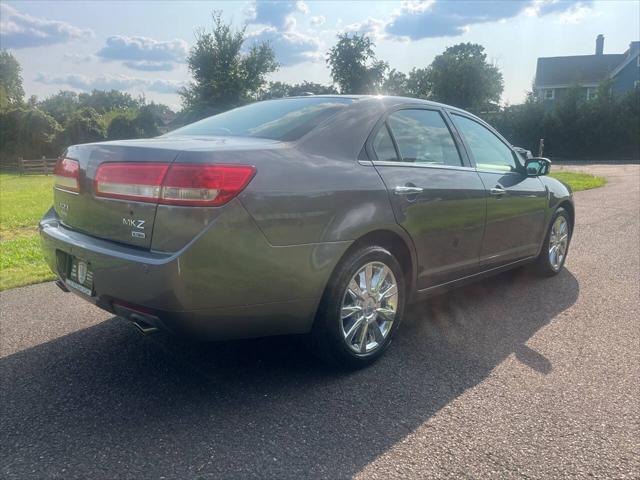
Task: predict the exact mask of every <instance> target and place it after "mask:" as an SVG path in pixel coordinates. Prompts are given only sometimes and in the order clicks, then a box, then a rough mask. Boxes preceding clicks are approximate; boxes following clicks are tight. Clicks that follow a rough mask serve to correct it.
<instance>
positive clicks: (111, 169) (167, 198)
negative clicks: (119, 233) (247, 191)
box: [94, 163, 256, 206]
mask: <svg viewBox="0 0 640 480" xmlns="http://www.w3.org/2000/svg"><path fill="white" fill-rule="evenodd" d="M255 172H256V169H255V168H254V167H252V166H249V165H197V164H174V165H171V166H169V165H167V164H159V163H105V164H103V165H101V166H100V167H99V168H98V171H97V172H96V177H95V183H94V191H95V194H96V196H98V197H107V198H118V199H122V200H135V201H138V202H152V203H160V204H164V205H183V206H219V205H223V204H225V203H227V202H228V201H229V200H231V199H232V198H233V197H235V196H236V195H238V194H239V193H240V192H241V191H242V190H243V189H244V188H245V187H246V186H247V185H248V183H249V182H250V181H251V179H252V178H253V176H254V174H255Z"/></svg>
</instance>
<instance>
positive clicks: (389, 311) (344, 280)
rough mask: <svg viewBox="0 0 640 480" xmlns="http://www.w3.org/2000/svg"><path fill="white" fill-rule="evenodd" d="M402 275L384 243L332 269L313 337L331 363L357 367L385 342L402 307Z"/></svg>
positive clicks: (371, 359)
mask: <svg viewBox="0 0 640 480" xmlns="http://www.w3.org/2000/svg"><path fill="white" fill-rule="evenodd" d="M404 303H405V281H404V275H403V272H402V268H401V267H400V264H399V263H398V261H397V260H396V258H395V257H394V256H393V255H392V254H391V253H390V252H389V251H388V250H386V249H385V248H382V247H377V246H369V247H362V248H360V249H358V250H356V251H354V252H353V253H351V254H350V255H349V256H347V257H346V258H345V259H344V260H343V261H342V262H341V263H340V265H339V266H338V267H337V269H336V271H335V272H334V274H333V276H332V278H331V280H330V282H329V285H328V286H327V291H326V292H325V295H324V296H323V299H322V302H321V304H320V308H319V309H318V314H317V317H316V322H315V325H314V329H313V332H312V338H313V339H314V344H315V346H316V351H317V353H318V354H319V355H320V356H321V357H322V358H323V359H324V360H326V361H328V362H329V363H332V364H334V365H337V366H341V367H347V368H359V367H363V366H366V365H369V364H371V363H373V362H374V361H375V360H377V359H378V358H379V357H380V356H381V355H382V354H383V352H384V351H385V350H386V349H387V348H388V346H389V344H390V343H391V340H392V338H393V335H394V333H395V331H396V330H397V328H398V325H399V324H400V321H401V319H402V315H403V313H404Z"/></svg>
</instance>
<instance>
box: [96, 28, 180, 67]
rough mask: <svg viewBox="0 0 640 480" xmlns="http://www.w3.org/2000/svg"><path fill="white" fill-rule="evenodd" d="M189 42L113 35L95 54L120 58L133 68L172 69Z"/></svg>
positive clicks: (115, 58)
mask: <svg viewBox="0 0 640 480" xmlns="http://www.w3.org/2000/svg"><path fill="white" fill-rule="evenodd" d="M188 50H189V44H188V43H187V42H185V41H184V40H180V39H175V40H169V41H161V40H154V39H153V38H148V37H136V36H133V37H128V36H124V35H113V36H111V37H109V38H107V41H106V45H105V46H104V47H102V48H101V49H100V50H99V51H98V53H96V55H97V56H98V57H100V58H102V59H103V60H120V61H122V62H124V65H125V66H127V67H129V68H132V69H135V70H147V71H159V70H172V69H173V68H174V66H175V64H176V63H181V62H183V61H184V59H185V57H186V56H187V52H188Z"/></svg>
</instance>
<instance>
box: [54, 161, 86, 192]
mask: <svg viewBox="0 0 640 480" xmlns="http://www.w3.org/2000/svg"><path fill="white" fill-rule="evenodd" d="M53 175H54V185H55V188H57V189H58V190H65V191H67V192H74V193H78V192H79V191H80V182H79V179H80V164H79V163H78V162H77V161H76V160H71V159H70V158H60V159H58V161H57V162H56V166H55V168H54V169H53Z"/></svg>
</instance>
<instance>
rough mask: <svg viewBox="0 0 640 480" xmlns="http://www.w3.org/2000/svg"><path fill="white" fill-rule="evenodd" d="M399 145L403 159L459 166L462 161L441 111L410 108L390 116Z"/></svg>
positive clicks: (421, 162) (391, 125) (392, 128)
mask: <svg viewBox="0 0 640 480" xmlns="http://www.w3.org/2000/svg"><path fill="white" fill-rule="evenodd" d="M387 122H388V125H389V128H390V129H391V133H393V138H394V139H395V141H396V144H397V145H398V150H399V153H400V157H401V158H400V160H401V161H403V162H411V163H420V164H425V165H448V166H455V167H460V166H461V165H462V160H461V158H460V154H459V153H458V149H457V148H456V144H455V143H454V141H453V137H452V136H451V132H450V131H449V128H448V127H447V124H446V123H445V121H444V119H443V118H442V115H441V114H440V112H438V111H436V110H420V109H407V110H399V111H397V112H394V113H392V114H391V115H389V118H388V119H387Z"/></svg>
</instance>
